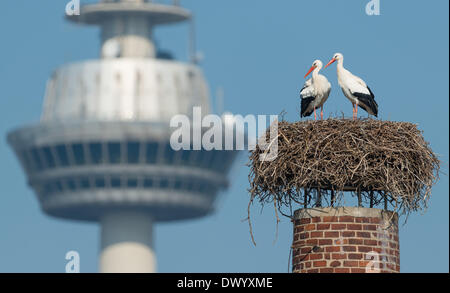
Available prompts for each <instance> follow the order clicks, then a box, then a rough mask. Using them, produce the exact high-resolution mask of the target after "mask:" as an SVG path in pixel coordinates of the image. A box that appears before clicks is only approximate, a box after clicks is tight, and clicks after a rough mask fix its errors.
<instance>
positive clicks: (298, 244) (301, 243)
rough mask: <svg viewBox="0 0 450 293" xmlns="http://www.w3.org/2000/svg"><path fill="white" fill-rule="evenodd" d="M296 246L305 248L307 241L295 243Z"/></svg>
mask: <svg viewBox="0 0 450 293" xmlns="http://www.w3.org/2000/svg"><path fill="white" fill-rule="evenodd" d="M295 245H296V246H304V245H305V240H299V241H296V242H295Z"/></svg>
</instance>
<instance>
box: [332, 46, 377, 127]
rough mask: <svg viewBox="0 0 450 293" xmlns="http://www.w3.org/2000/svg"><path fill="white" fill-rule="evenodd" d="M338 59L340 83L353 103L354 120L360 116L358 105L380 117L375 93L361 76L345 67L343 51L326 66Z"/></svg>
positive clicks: (335, 55)
mask: <svg viewBox="0 0 450 293" xmlns="http://www.w3.org/2000/svg"><path fill="white" fill-rule="evenodd" d="M336 61H337V76H338V82H339V85H340V86H341V88H342V92H343V93H344V95H345V96H346V97H347V99H349V100H350V102H352V105H353V120H355V119H356V118H357V117H358V106H359V107H361V108H362V109H364V110H365V111H366V112H367V113H369V114H370V115H374V116H375V117H378V104H377V102H376V101H375V95H374V94H373V92H372V91H371V90H370V88H369V87H368V86H367V84H366V83H365V82H364V81H363V80H362V79H361V78H359V77H357V76H355V75H353V74H352V73H351V72H350V71H348V70H347V69H345V68H344V56H343V55H342V54H341V53H336V54H334V56H333V58H332V59H331V60H330V62H328V64H327V65H326V66H325V68H327V67H328V66H330V65H331V64H333V63H334V62H336Z"/></svg>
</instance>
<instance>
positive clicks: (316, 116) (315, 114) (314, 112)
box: [314, 107, 317, 120]
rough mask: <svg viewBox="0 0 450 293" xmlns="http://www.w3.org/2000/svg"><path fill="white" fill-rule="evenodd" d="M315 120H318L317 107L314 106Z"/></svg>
mask: <svg viewBox="0 0 450 293" xmlns="http://www.w3.org/2000/svg"><path fill="white" fill-rule="evenodd" d="M314 120H317V114H316V107H314Z"/></svg>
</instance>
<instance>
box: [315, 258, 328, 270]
mask: <svg viewBox="0 0 450 293" xmlns="http://www.w3.org/2000/svg"><path fill="white" fill-rule="evenodd" d="M313 266H314V267H315V268H317V267H326V266H327V261H325V260H318V261H314V262H313Z"/></svg>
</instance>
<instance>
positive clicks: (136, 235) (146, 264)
mask: <svg viewBox="0 0 450 293" xmlns="http://www.w3.org/2000/svg"><path fill="white" fill-rule="evenodd" d="M100 225H101V240H100V243H101V244H100V245H101V250H100V268H99V270H100V272H101V273H136V272H139V273H154V272H155V271H156V268H155V267H156V256H155V253H154V251H153V245H152V242H153V241H152V240H153V239H152V238H153V237H152V226H153V225H152V219H151V218H150V216H149V215H148V214H145V213H140V212H137V211H115V212H110V213H108V214H106V215H104V216H103V217H102V219H101V221H100Z"/></svg>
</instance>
